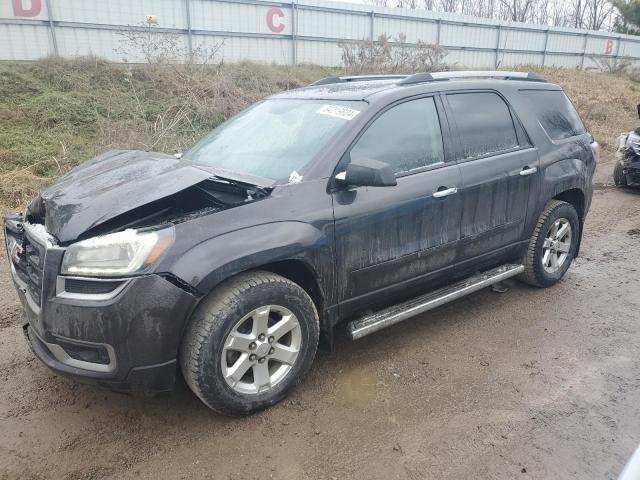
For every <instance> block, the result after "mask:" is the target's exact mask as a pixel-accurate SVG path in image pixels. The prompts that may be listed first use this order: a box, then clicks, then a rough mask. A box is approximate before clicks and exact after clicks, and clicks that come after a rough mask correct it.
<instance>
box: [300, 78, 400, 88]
mask: <svg viewBox="0 0 640 480" xmlns="http://www.w3.org/2000/svg"><path fill="white" fill-rule="evenodd" d="M407 76H408V75H356V76H350V77H325V78H323V79H322V80H318V81H316V82H313V83H312V84H311V85H310V86H312V87H317V86H318V85H329V84H332V83H347V82H367V81H371V80H402V79H404V78H407Z"/></svg>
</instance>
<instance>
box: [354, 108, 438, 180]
mask: <svg viewBox="0 0 640 480" xmlns="http://www.w3.org/2000/svg"><path fill="white" fill-rule="evenodd" d="M351 158H352V159H356V158H369V159H373V160H379V161H382V162H385V163H388V164H389V165H391V168H392V169H393V171H394V172H395V173H396V174H399V173H406V172H410V171H411V170H415V169H418V168H423V167H426V166H429V165H434V164H436V163H442V162H444V148H443V144H442V132H441V130H440V120H439V119H438V111H437V110H436V105H435V101H434V99H433V98H431V97H429V98H420V99H417V100H411V101H408V102H404V103H401V104H399V105H396V106H395V107H392V108H390V109H389V110H387V111H386V112H384V113H383V114H382V115H380V116H379V117H378V118H377V119H376V120H374V122H373V123H372V124H371V125H370V126H369V128H368V129H367V130H366V131H365V132H364V134H363V135H362V136H361V137H360V139H358V141H357V143H356V144H355V145H354V146H353V148H352V149H351Z"/></svg>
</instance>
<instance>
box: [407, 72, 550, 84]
mask: <svg viewBox="0 0 640 480" xmlns="http://www.w3.org/2000/svg"><path fill="white" fill-rule="evenodd" d="M455 78H501V79H504V80H529V81H532V82H546V80H545V79H544V77H543V76H542V75H540V74H538V73H532V72H502V71H489V70H487V71H464V70H460V71H453V72H432V73H416V74H414V75H410V76H407V77H405V78H403V79H402V80H400V81H399V82H398V84H399V85H411V84H414V83H423V82H434V81H437V80H452V79H455Z"/></svg>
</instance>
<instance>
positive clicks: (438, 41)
mask: <svg viewBox="0 0 640 480" xmlns="http://www.w3.org/2000/svg"><path fill="white" fill-rule="evenodd" d="M441 28H442V20H441V19H439V18H438V19H437V20H436V46H438V47H439V46H440V29H441Z"/></svg>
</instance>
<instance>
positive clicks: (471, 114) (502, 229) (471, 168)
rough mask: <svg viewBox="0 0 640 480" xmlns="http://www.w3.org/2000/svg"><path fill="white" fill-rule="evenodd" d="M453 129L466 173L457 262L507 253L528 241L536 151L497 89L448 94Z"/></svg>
mask: <svg viewBox="0 0 640 480" xmlns="http://www.w3.org/2000/svg"><path fill="white" fill-rule="evenodd" d="M444 98H445V101H446V105H447V108H448V110H447V111H448V112H449V115H450V117H451V118H452V124H453V125H454V126H455V130H456V136H457V139H458V141H457V142H456V144H457V147H458V158H459V160H458V163H459V165H460V171H461V174H462V188H461V190H460V197H461V202H462V221H461V241H460V252H459V253H460V255H459V260H460V261H463V260H467V259H470V258H474V257H477V256H480V255H484V254H489V253H491V252H496V251H499V250H501V249H506V248H508V247H509V246H512V245H514V244H516V243H517V242H519V241H521V240H523V239H524V237H525V231H524V227H525V222H526V219H527V215H528V210H529V209H528V206H529V204H530V202H531V204H532V205H533V204H534V201H533V199H532V197H533V196H535V195H537V192H538V189H539V176H540V169H539V165H538V152H537V150H536V149H535V148H533V146H532V145H531V142H530V141H529V139H528V137H527V135H526V133H525V131H524V129H523V128H522V125H521V124H520V121H519V120H518V119H517V117H516V116H515V114H514V112H513V111H512V109H511V108H510V106H509V105H508V104H507V102H506V101H505V99H504V98H503V97H502V96H501V95H499V94H498V93H497V92H495V91H471V92H469V91H467V92H455V93H450V94H447V95H445V96H444Z"/></svg>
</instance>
